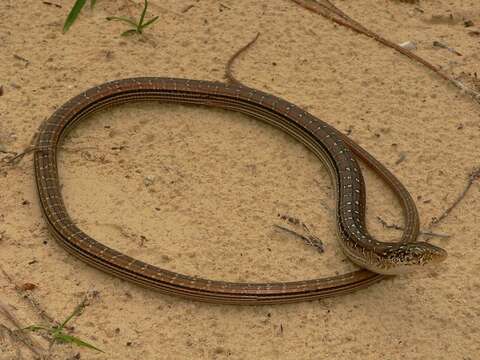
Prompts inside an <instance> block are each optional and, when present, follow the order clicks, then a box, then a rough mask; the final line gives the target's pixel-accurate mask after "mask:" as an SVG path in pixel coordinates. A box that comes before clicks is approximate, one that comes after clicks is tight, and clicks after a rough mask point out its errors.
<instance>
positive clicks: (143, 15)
mask: <svg viewBox="0 0 480 360" xmlns="http://www.w3.org/2000/svg"><path fill="white" fill-rule="evenodd" d="M147 7H148V2H147V0H145V6H144V7H143V11H142V15H141V16H140V21H139V22H138V26H139V27H141V26H142V24H143V20H144V19H145V14H146V13H147Z"/></svg>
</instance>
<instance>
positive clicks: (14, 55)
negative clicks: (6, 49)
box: [13, 54, 30, 66]
mask: <svg viewBox="0 0 480 360" xmlns="http://www.w3.org/2000/svg"><path fill="white" fill-rule="evenodd" d="M13 57H14V58H15V59H17V60H20V61H23V62H24V63H25V66H27V65H28V64H30V61H29V60H27V59H25V58H24V57H21V56H20V55H17V54H13Z"/></svg>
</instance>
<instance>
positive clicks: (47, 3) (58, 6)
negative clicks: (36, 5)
mask: <svg viewBox="0 0 480 360" xmlns="http://www.w3.org/2000/svg"><path fill="white" fill-rule="evenodd" d="M42 3H44V4H45V5H49V6H55V7H57V8H59V9H61V8H62V5H59V4H55V3H52V2H50V1H42Z"/></svg>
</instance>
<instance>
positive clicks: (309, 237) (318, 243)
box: [274, 214, 325, 253]
mask: <svg viewBox="0 0 480 360" xmlns="http://www.w3.org/2000/svg"><path fill="white" fill-rule="evenodd" d="M278 217H279V218H280V219H282V220H284V221H286V222H288V223H290V224H292V225H294V226H297V227H301V228H302V231H303V232H304V233H306V235H303V234H300V233H299V232H296V231H294V230H291V229H288V228H286V227H283V226H281V225H274V226H275V227H276V228H278V229H281V230H284V231H287V232H289V233H290V234H293V235H296V236H297V237H299V238H300V239H302V240H303V241H304V242H305V243H306V244H307V245H308V246H313V247H314V248H316V249H317V251H318V252H320V253H323V252H324V251H325V248H324V246H323V242H322V240H320V239H319V238H318V237H317V236H316V235H314V234H313V233H312V231H310V229H309V228H308V226H307V225H306V224H305V223H303V222H302V221H301V220H300V219H298V218H296V217H293V216H289V215H281V214H278Z"/></svg>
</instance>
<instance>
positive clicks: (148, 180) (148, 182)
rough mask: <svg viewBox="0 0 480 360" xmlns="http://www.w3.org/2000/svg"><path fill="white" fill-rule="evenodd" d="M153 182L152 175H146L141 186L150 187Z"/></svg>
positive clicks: (153, 177)
mask: <svg viewBox="0 0 480 360" xmlns="http://www.w3.org/2000/svg"><path fill="white" fill-rule="evenodd" d="M154 182H155V176H154V175H147V176H145V178H144V179H143V184H144V185H145V186H151V185H153V183H154Z"/></svg>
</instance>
